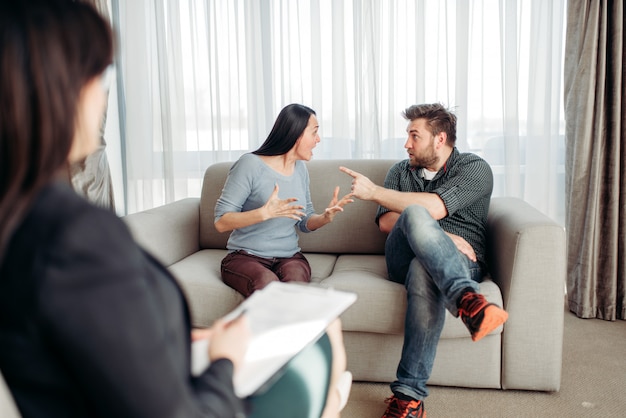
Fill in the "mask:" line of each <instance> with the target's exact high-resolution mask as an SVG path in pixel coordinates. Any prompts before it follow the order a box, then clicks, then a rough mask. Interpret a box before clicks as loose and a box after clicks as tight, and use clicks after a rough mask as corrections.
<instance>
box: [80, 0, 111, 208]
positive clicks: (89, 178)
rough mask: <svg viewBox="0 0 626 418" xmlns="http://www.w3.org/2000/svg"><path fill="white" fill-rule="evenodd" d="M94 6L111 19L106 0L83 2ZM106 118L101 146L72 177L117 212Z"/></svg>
mask: <svg viewBox="0 0 626 418" xmlns="http://www.w3.org/2000/svg"><path fill="white" fill-rule="evenodd" d="M83 1H84V2H85V3H90V4H93V5H94V6H95V7H96V8H97V9H98V10H99V11H100V13H102V15H103V16H105V17H106V18H108V17H109V13H108V7H107V2H106V0H83ZM105 124H106V117H105V118H104V121H103V123H102V127H101V129H100V146H99V147H98V149H97V150H96V151H95V152H94V153H93V154H91V155H90V156H88V157H87V158H86V159H85V160H84V161H81V162H79V163H74V164H72V165H71V166H70V176H71V179H72V185H73V187H74V189H75V190H76V191H77V192H78V193H80V194H82V195H83V196H85V197H86V198H87V199H88V200H90V201H91V202H93V203H95V204H96V205H98V206H101V207H104V208H108V209H111V210H115V201H114V197H113V184H112V182H111V171H110V168H109V161H108V160H107V155H106V151H105V150H106V141H105V140H104V127H105Z"/></svg>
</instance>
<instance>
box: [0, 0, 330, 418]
mask: <svg viewBox="0 0 626 418" xmlns="http://www.w3.org/2000/svg"><path fill="white" fill-rule="evenodd" d="M8 3H10V4H8ZM0 45H2V47H1V48H0V71H1V72H2V73H1V75H0V369H1V370H2V374H3V376H4V378H5V380H6V382H7V385H8V387H9V388H10V390H11V393H12V395H13V397H14V399H15V401H16V404H17V406H18V408H19V410H20V412H21V414H22V415H23V416H24V417H57V416H59V417H60V416H63V417H85V416H101V417H149V418H153V417H196V416H197V417H220V418H223V417H243V416H246V414H247V413H248V412H252V414H253V415H254V416H273V417H279V416H298V417H299V416H312V417H313V416H319V415H320V413H321V412H320V411H321V410H322V408H323V407H324V404H325V403H324V401H325V399H321V402H318V403H317V404H312V405H308V406H306V405H303V404H296V405H292V406H293V407H294V408H295V409H297V411H298V412H297V413H296V415H284V412H285V411H287V410H288V409H289V408H287V407H285V408H282V409H281V410H278V409H271V405H272V403H268V402H265V403H263V402H261V401H262V400H263V396H260V397H259V400H261V401H259V400H252V401H251V400H242V399H239V398H238V397H237V396H236V395H235V393H234V389H233V373H234V371H235V370H236V369H237V368H238V367H239V365H240V364H241V362H242V359H243V357H244V354H245V351H246V349H247V345H248V340H249V338H250V331H249V329H248V324H247V318H246V316H245V315H244V316H242V317H241V318H240V319H237V320H235V321H233V322H229V323H226V322H225V321H217V323H216V324H214V326H213V327H211V328H210V329H209V330H206V331H203V336H204V337H207V336H208V337H209V338H210V344H209V348H208V351H209V352H208V356H209V358H210V360H211V365H210V366H209V367H208V368H207V370H206V371H204V372H203V373H202V374H201V375H199V376H198V377H193V376H192V375H191V371H190V370H191V369H190V345H191V328H190V318H189V310H188V307H187V303H186V301H185V298H184V296H183V294H182V292H181V290H180V288H179V287H178V285H177V284H176V281H175V280H174V278H173V277H172V276H171V275H170V274H169V273H168V271H167V270H166V269H165V268H164V267H163V266H162V265H161V264H160V263H158V262H157V261H156V260H155V259H153V258H152V257H151V256H150V255H148V254H147V253H145V252H144V251H143V250H142V249H141V248H140V247H138V245H137V244H136V243H135V242H134V241H133V239H132V237H131V235H130V233H129V231H128V229H127V228H126V226H125V224H124V223H123V222H122V221H121V220H120V219H118V218H117V217H116V216H115V214H113V213H111V212H110V211H108V210H103V209H100V208H97V207H95V206H93V205H91V204H90V203H88V202H87V201H85V200H84V199H83V198H81V197H79V196H78V195H77V194H76V193H75V192H74V191H73V189H72V187H71V184H70V182H69V174H68V164H69V163H71V162H75V161H79V160H81V159H83V158H85V157H86V156H87V155H89V153H90V152H92V151H93V150H94V149H95V148H96V146H97V145H98V140H99V128H100V124H101V123H102V116H103V112H104V109H105V102H106V89H107V86H106V85H105V84H106V83H105V81H106V80H105V78H106V77H104V74H105V72H106V71H105V70H106V69H107V68H108V66H109V65H111V63H112V60H113V41H112V35H111V30H110V27H109V26H108V24H107V23H106V22H105V21H104V20H103V19H102V18H101V17H100V16H99V15H98V13H97V12H96V11H95V10H94V9H93V8H92V7H91V6H88V5H86V4H83V3H81V2H78V1H70V0H27V1H19V2H17V1H16V2H2V3H0ZM311 350H321V351H323V352H324V353H325V357H324V358H325V364H323V365H318V367H319V369H320V370H322V371H323V373H320V374H321V375H322V376H325V377H324V378H321V379H320V380H319V382H318V381H315V380H313V378H311V379H309V381H308V382H307V383H308V384H310V385H316V384H319V385H324V388H327V387H328V380H329V375H330V363H331V347H330V344H329V342H328V337H326V336H325V337H323V338H322V339H320V340H319V341H318V343H317V344H316V345H314V346H313V347H312V348H311ZM333 350H336V347H333ZM339 352H341V351H339ZM301 355H306V351H305V352H303V353H302V354H301ZM297 358H298V357H296V359H297ZM288 370H289V368H288ZM288 375H289V373H287V374H286V376H288ZM309 377H310V375H306V370H305V376H304V378H305V379H306V378H309ZM285 378H286V377H285ZM279 382H280V380H279V381H278V382H277V383H276V384H275V385H274V386H275V387H280V386H279V384H278V383H279ZM271 392H272V391H271V389H270V393H271ZM273 395H274V396H276V395H277V394H273ZM278 395H280V393H279V394H278ZM304 395H306V393H304ZM284 397H287V396H286V394H285V396H284ZM329 399H330V398H329ZM294 402H296V403H297V402H298V401H297V399H296V400H293V401H292V402H291V404H293V403H294ZM287 404H289V402H287ZM255 405H261V406H258V407H257V409H256V410H255V409H254V408H255ZM268 405H270V407H268ZM274 405H277V404H274ZM287 406H289V405H287ZM263 408H265V409H263ZM333 414H335V415H336V413H335V412H333V411H331V412H330V415H333Z"/></svg>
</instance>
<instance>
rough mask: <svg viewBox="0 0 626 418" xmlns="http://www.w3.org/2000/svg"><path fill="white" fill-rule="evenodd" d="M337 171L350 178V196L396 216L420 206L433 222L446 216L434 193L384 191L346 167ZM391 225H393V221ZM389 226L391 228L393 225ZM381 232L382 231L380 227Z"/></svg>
mask: <svg viewBox="0 0 626 418" xmlns="http://www.w3.org/2000/svg"><path fill="white" fill-rule="evenodd" d="M339 169H340V170H341V171H343V172H344V173H346V174H347V175H349V176H350V177H352V196H354V197H356V198H357V199H361V200H370V201H373V202H376V203H378V204H379V205H381V206H384V207H386V208H387V209H389V210H390V211H392V212H395V213H396V214H398V215H399V214H400V213H402V211H403V210H404V209H406V208H407V207H408V206H411V205H420V206H423V207H424V208H426V210H427V211H428V213H430V216H432V217H433V218H434V219H435V220H439V219H443V218H445V217H446V216H448V210H447V209H446V205H445V204H444V203H443V200H442V199H441V197H439V195H437V194H436V193H427V192H400V191H397V190H391V189H386V188H384V187H382V186H378V185H376V184H374V183H373V182H372V181H371V180H370V179H369V178H367V177H365V176H364V175H363V174H361V173H358V172H356V171H354V170H350V169H349V168H346V167H339ZM382 219H383V217H382V216H381V218H380V220H379V225H381V221H382ZM396 219H397V218H396ZM393 223H395V219H394V220H393ZM391 226H393V224H392V225H391ZM381 231H383V227H382V226H381ZM383 232H385V231H383ZM387 232H388V231H387Z"/></svg>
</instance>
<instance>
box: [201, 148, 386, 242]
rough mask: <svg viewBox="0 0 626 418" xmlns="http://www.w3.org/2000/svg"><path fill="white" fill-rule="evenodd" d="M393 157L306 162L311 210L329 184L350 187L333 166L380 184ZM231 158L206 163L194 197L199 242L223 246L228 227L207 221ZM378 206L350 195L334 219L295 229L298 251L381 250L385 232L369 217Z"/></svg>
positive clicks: (320, 204) (323, 203)
mask: <svg viewBox="0 0 626 418" xmlns="http://www.w3.org/2000/svg"><path fill="white" fill-rule="evenodd" d="M395 162H396V160H321V159H319V160H315V159H313V160H312V161H309V162H307V168H308V170H309V177H310V179H311V184H310V190H311V200H312V201H313V206H314V207H315V211H316V213H322V212H323V211H324V209H325V208H326V207H327V206H328V204H329V203H330V200H331V199H332V196H333V191H334V189H335V186H339V187H340V190H339V196H340V197H341V196H343V195H345V194H347V193H349V192H350V187H351V183H352V178H351V177H350V176H348V175H346V174H344V173H343V172H341V171H339V167H340V166H345V167H348V168H350V169H352V170H354V171H358V172H360V173H362V174H364V175H366V176H367V177H369V178H370V180H372V181H373V182H374V183H376V184H379V185H382V184H383V183H384V181H385V176H386V175H387V171H388V170H389V168H390V167H391V166H392V165H393V164H394V163H395ZM232 164H233V162H222V163H216V164H213V165H211V166H210V167H209V168H207V170H206V172H205V174H204V181H203V185H202V196H201V198H200V247H201V248H226V241H227V240H228V236H229V233H219V232H217V231H216V230H215V227H214V226H213V221H214V214H215V202H216V201H217V199H218V198H219V196H220V194H221V193H222V188H223V186H224V182H225V181H226V176H227V175H228V170H229V169H230V167H231V166H232ZM377 208H378V206H377V204H375V203H373V202H364V201H360V200H358V199H355V201H354V203H351V204H349V205H347V206H346V207H345V208H344V212H343V213H339V214H337V216H336V217H335V219H334V221H333V222H332V223H331V224H329V225H326V226H324V227H323V228H321V229H319V230H318V231H313V232H311V233H308V234H303V233H300V247H301V248H302V251H304V252H313V253H334V254H383V253H384V246H385V238H386V235H385V234H383V233H381V232H380V231H379V230H378V226H377V225H376V223H375V222H374V217H375V216H376V210H377Z"/></svg>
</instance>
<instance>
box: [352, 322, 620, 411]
mask: <svg viewBox="0 0 626 418" xmlns="http://www.w3.org/2000/svg"><path fill="white" fill-rule="evenodd" d="M430 391H431V392H430V396H429V397H428V399H427V400H426V402H425V403H424V405H425V407H426V411H427V414H428V418H434V417H477V418H488V417H507V418H508V417H511V418H513V417H515V418H521V417H585V418H587V417H626V321H616V322H609V321H602V320H598V319H580V318H577V317H576V316H575V315H574V314H572V313H570V312H569V311H567V310H566V312H565V331H564V341H563V374H562V380H561V390H560V391H559V392H556V393H543V392H527V391H501V390H477V389H461V388H449V387H437V386H432V387H431V388H430ZM389 395H390V392H389V387H388V385H387V384H355V385H353V388H352V392H351V395H350V400H349V401H348V405H347V406H346V409H345V410H344V412H343V413H342V415H341V416H342V418H357V417H358V418H380V417H381V415H382V414H383V412H384V410H385V406H386V405H385V403H384V399H385V398H386V397H387V396H389Z"/></svg>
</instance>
